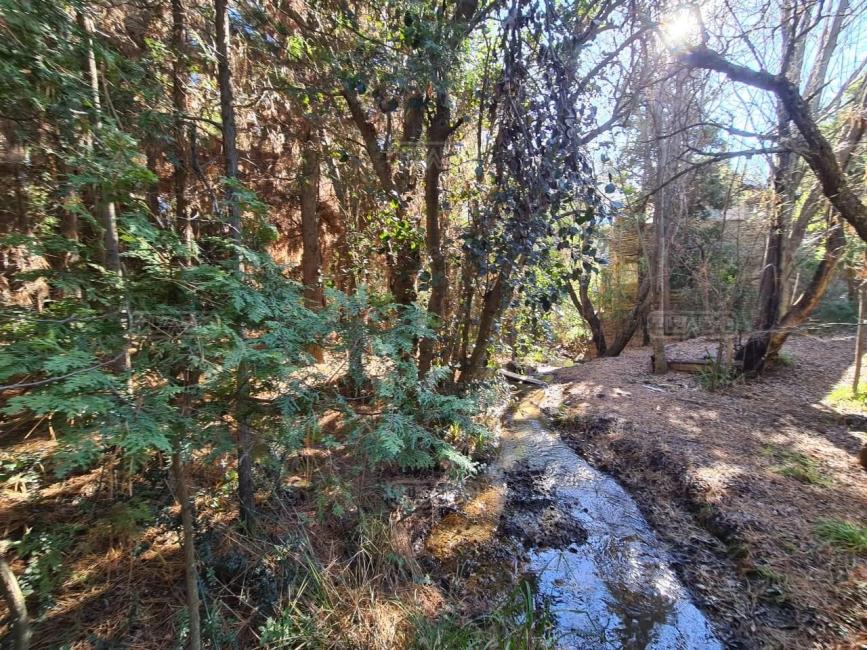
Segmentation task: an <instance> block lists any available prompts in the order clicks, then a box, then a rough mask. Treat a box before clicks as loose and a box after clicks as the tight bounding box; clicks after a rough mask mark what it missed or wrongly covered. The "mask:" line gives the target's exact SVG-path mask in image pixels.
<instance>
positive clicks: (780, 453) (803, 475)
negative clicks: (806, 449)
mask: <svg viewBox="0 0 867 650" xmlns="http://www.w3.org/2000/svg"><path fill="white" fill-rule="evenodd" d="M767 449H768V453H769V454H770V455H771V456H773V457H774V458H775V459H777V461H778V462H779V464H778V465H776V466H775V467H774V468H773V469H774V471H775V472H776V473H777V474H780V475H782V476H788V477H789V478H793V479H795V480H797V481H800V482H801V483H805V484H806V485H816V486H818V487H828V486H829V485H831V483H832V482H833V481H832V480H831V479H830V477H828V476H827V475H826V474H825V472H824V469H823V468H822V465H821V464H819V463H817V462H816V461H815V460H813V459H812V458H810V457H809V456H807V455H806V454H802V453H801V452H798V451H790V450H788V449H781V448H780V447H774V446H770V447H768V448H767Z"/></svg>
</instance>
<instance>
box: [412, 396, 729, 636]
mask: <svg viewBox="0 0 867 650" xmlns="http://www.w3.org/2000/svg"><path fill="white" fill-rule="evenodd" d="M561 399H562V396H561V395H560V392H559V390H558V387H556V386H554V387H551V388H548V389H536V390H530V391H527V392H525V393H523V394H522V396H521V397H520V400H519V401H518V403H517V404H516V405H515V406H514V407H513V409H512V410H511V413H510V415H509V417H508V418H507V421H506V423H505V426H504V429H503V432H502V444H501V448H500V451H499V455H498V458H497V459H496V460H495V461H494V462H493V463H492V464H491V467H490V468H489V470H488V471H487V472H486V473H485V474H484V475H483V476H480V477H478V478H477V479H476V480H475V482H474V483H473V485H471V486H470V487H469V489H468V498H467V499H466V501H465V502H464V504H463V506H462V507H461V509H460V511H457V512H453V513H450V514H448V515H446V516H445V517H443V518H442V520H441V521H440V522H439V524H438V525H437V526H436V527H435V528H434V529H433V531H432V532H431V534H430V535H429V537H428V539H427V543H426V546H427V548H428V550H429V551H430V552H431V553H432V554H433V555H434V556H435V557H437V558H438V559H439V560H440V561H442V562H444V563H449V562H451V563H452V565H453V566H455V567H462V569H461V570H463V571H464V572H468V573H469V574H470V575H469V580H468V584H469V585H471V588H472V589H475V590H476V591H477V592H479V593H478V595H479V596H480V597H481V598H484V592H485V590H496V589H497V588H498V587H501V586H502V583H503V580H502V576H503V574H504V573H510V574H511V575H513V576H515V575H518V574H520V575H523V576H528V577H529V578H531V579H532V581H533V583H534V584H535V586H536V593H537V600H538V601H539V603H538V604H539V605H540V606H543V607H544V608H545V609H546V610H547V611H548V612H549V613H550V616H551V619H552V622H553V628H554V629H553V635H554V638H555V639H556V640H557V644H558V645H559V647H562V648H587V649H595V648H598V649H614V648H630V649H632V648H635V649H638V648H648V649H650V648H654V649H660V650H661V649H666V650H668V649H675V648H679V649H683V650H687V649H699V648H700V649H708V650H712V649H715V648H722V647H723V644H722V643H721V642H720V641H719V639H718V637H717V636H716V634H715V633H714V631H713V629H712V626H711V624H710V623H709V621H708V620H707V619H706V618H705V616H704V615H703V614H702V613H701V612H700V611H699V610H698V609H697V607H696V606H695V605H694V604H693V602H692V601H691V599H690V596H689V593H688V592H687V590H686V589H685V587H684V586H683V584H681V582H680V581H679V579H678V578H677V576H676V574H675V573H674V571H673V570H672V568H671V566H670V563H669V559H668V557H667V554H666V551H665V549H664V547H663V545H662V543H661V542H660V541H659V539H658V538H657V537H656V535H655V534H654V532H653V530H652V529H651V527H650V525H649V524H648V523H647V521H645V519H644V517H643V516H642V514H641V512H640V511H639V509H638V507H637V506H636V504H635V502H634V501H633V500H632V498H631V497H630V496H629V495H628V494H627V493H626V491H625V490H624V489H623V488H622V487H621V486H620V484H619V483H617V481H615V480H614V479H613V478H611V477H609V476H607V475H606V474H603V473H602V472H599V471H598V470H596V469H594V468H593V467H592V466H591V465H590V464H589V463H587V462H586V461H584V460H583V459H582V458H581V457H580V456H578V455H577V454H576V453H575V452H574V451H573V450H572V449H571V448H570V447H569V446H567V445H566V444H565V443H564V442H563V441H562V440H561V439H560V436H559V435H558V434H557V433H556V432H555V431H553V430H551V428H550V426H549V424H548V420H547V418H546V416H545V412H546V411H549V412H550V411H553V410H555V409H556V408H557V406H558V405H559V403H560V400H561ZM471 555H472V556H474V557H475V560H474V561H470V560H467V558H468V557H470V556H471ZM480 555H481V556H484V559H483V560H479V557H480Z"/></svg>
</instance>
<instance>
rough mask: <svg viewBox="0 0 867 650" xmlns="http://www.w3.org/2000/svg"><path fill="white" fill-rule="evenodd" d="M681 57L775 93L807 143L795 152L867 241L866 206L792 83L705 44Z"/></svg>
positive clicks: (823, 190)
mask: <svg viewBox="0 0 867 650" xmlns="http://www.w3.org/2000/svg"><path fill="white" fill-rule="evenodd" d="M682 60H683V62H684V63H686V64H687V65H689V66H692V67H696V68H706V69H708V70H715V71H717V72H721V73H723V74H725V75H726V76H728V77H729V79H731V80H732V81H738V82H742V83H746V84H748V85H751V86H753V87H755V88H760V89H762V90H767V91H770V92H773V93H775V94H776V95H777V96H778V97H779V99H780V101H781V102H782V104H783V106H784V107H785V109H786V111H787V112H788V114H789V116H790V117H791V119H792V121H793V122H794V123H795V126H797V127H798V131H800V133H801V136H802V137H803V139H804V144H805V145H806V146H805V147H803V148H799V152H798V153H799V154H800V155H801V156H802V157H803V158H804V160H805V161H806V162H807V164H808V165H809V166H810V168H811V169H812V170H813V173H814V174H815V175H816V178H818V180H819V184H820V186H821V187H822V192H823V194H824V195H825V196H826V197H827V199H828V200H829V201H830V202H831V204H832V205H833V206H834V207H835V208H836V209H837V211H838V212H839V213H840V216H842V217H843V219H845V220H846V221H848V222H849V223H850V224H851V225H852V227H853V228H855V232H857V233H858V236H859V237H860V238H861V239H862V240H864V241H867V206H865V205H864V204H863V203H862V202H861V200H860V199H859V198H858V195H857V194H856V193H855V191H853V189H852V188H851V186H850V185H849V182H848V179H847V178H846V175H845V174H844V173H843V170H842V169H841V168H840V164H839V162H838V161H837V157H836V156H835V155H834V150H833V148H832V147H831V145H830V143H829V142H828V140H827V139H826V138H825V136H823V135H822V132H821V131H820V130H819V127H818V125H817V124H816V122H815V121H813V118H812V116H811V114H810V108H809V105H808V104H807V102H806V101H805V100H804V98H803V97H802V96H801V94H800V92H799V91H798V87H797V86H796V85H795V84H793V83H792V82H791V81H790V80H788V79H786V78H785V76H782V75H774V74H771V73H769V72H765V71H764V70H753V69H751V68H748V67H746V66H742V65H737V64H735V63H731V62H730V61H727V60H726V59H725V58H724V57H723V56H722V55H720V54H719V53H717V52H715V51H713V50H711V49H709V48H707V47H705V46H700V47H697V48H693V49H692V50H690V51H689V52H688V53H687V54H686V55H684V56H683V58H682Z"/></svg>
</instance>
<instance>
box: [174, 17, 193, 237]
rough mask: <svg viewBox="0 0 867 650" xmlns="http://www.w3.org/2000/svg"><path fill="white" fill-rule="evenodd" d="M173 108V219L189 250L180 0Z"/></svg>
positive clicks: (183, 34)
mask: <svg viewBox="0 0 867 650" xmlns="http://www.w3.org/2000/svg"><path fill="white" fill-rule="evenodd" d="M172 49H173V50H174V59H173V60H172V106H173V108H174V111H175V115H174V155H175V160H174V168H175V169H174V174H173V177H172V182H173V184H174V190H175V216H176V218H177V227H178V229H179V231H180V235H181V239H182V240H183V242H184V244H186V246H187V249H189V250H190V251H192V248H193V243H194V235H193V224H192V221H190V213H189V206H188V204H187V177H188V172H187V158H188V156H187V137H186V125H185V122H184V117H185V115H186V113H187V110H188V108H187V105H188V100H187V86H186V81H185V79H186V75H187V71H186V61H185V58H184V56H185V51H186V12H185V10H184V3H183V0H172Z"/></svg>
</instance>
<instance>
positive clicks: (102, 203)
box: [77, 12, 131, 373]
mask: <svg viewBox="0 0 867 650" xmlns="http://www.w3.org/2000/svg"><path fill="white" fill-rule="evenodd" d="M77 18H78V24H79V26H80V27H81V30H82V32H83V33H84V36H85V39H86V43H85V46H86V57H87V75H88V81H89V84H90V94H91V103H92V106H93V116H92V119H93V129H92V130H93V132H94V133H95V134H97V135H99V133H100V131H101V130H102V101H101V100H100V96H99V71H98V69H97V66H96V53H95V50H94V45H93V21H92V20H91V19H90V18H89V17H88V16H86V15H84V13H82V12H78V14H77ZM90 146H91V147H93V146H94V144H93V141H92V140H91V143H90ZM103 194H104V193H103V192H99V191H97V193H96V205H97V212H98V213H99V218H100V221H101V222H102V223H101V225H102V229H103V254H104V261H105V266H106V268H107V269H108V270H109V271H112V272H114V273H116V274H117V275H118V276H121V277H122V276H123V267H122V266H121V262H120V237H119V235H118V231H117V213H116V210H115V205H114V201H112V200H111V199H107V198H106V197H105V196H104V195H103ZM123 312H124V314H123V315H122V317H121V328H123V329H124V330H126V329H127V327H128V318H129V306H128V305H127V304H124V307H123ZM122 346H123V347H122V349H121V351H120V354H119V355H118V358H117V361H115V362H114V364H113V367H114V369H115V371H116V372H119V373H123V372H127V371H128V370H129V369H130V366H131V360H130V352H129V341H128V339H127V335H126V334H124V341H123V343H122Z"/></svg>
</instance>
